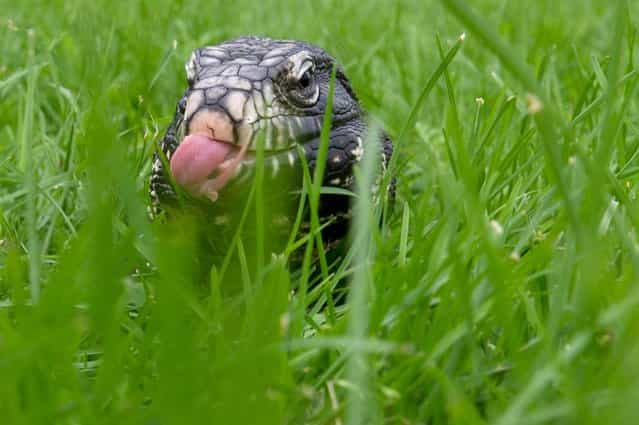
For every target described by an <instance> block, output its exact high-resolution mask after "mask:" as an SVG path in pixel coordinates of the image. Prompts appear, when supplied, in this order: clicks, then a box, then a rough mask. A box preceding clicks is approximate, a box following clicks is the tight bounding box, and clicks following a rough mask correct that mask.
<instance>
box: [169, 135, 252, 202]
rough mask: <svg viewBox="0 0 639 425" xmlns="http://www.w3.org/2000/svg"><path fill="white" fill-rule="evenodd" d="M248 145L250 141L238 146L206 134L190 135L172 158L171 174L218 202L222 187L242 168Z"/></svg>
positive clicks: (180, 181) (182, 182)
mask: <svg viewBox="0 0 639 425" xmlns="http://www.w3.org/2000/svg"><path fill="white" fill-rule="evenodd" d="M248 147H249V144H244V145H242V146H237V145H234V144H233V143H231V142H227V141H224V140H218V139H214V138H212V137H209V136H208V135H206V134H201V133H196V134H190V135H188V136H186V137H185V138H184V140H182V143H180V145H179V146H178V148H177V149H176V150H175V152H174V153H173V155H172V157H171V164H170V165H171V173H172V174H173V176H174V178H175V181H176V182H177V183H178V184H180V185H181V186H182V187H184V188H185V189H187V190H188V191H189V192H191V193H192V194H194V195H196V196H205V197H207V198H209V199H210V200H211V201H212V202H215V201H216V200H217V198H218V193H219V190H220V189H222V188H223V187H224V186H225V185H226V184H227V183H228V181H229V180H230V179H231V178H232V177H234V176H235V174H236V173H237V172H238V171H239V168H240V165H241V162H242V160H243V159H244V158H245V157H246V155H247V150H248Z"/></svg>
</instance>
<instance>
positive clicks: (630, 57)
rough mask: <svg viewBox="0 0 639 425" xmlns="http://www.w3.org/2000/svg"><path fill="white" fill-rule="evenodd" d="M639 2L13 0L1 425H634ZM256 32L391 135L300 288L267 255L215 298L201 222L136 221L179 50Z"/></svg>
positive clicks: (2, 219)
mask: <svg viewBox="0 0 639 425" xmlns="http://www.w3.org/2000/svg"><path fill="white" fill-rule="evenodd" d="M638 12H639V7H638V6H637V3H636V2H623V1H620V2H608V1H603V0H581V1H576V0H565V1H561V2H557V1H548V0H541V1H537V2H513V1H506V0H474V1H472V2H471V1H468V2H467V3H463V2H460V1H458V0H446V1H444V0H442V1H441V2H439V1H434V0H428V1H422V2H413V1H397V2H386V1H368V2H344V1H339V2H338V1H316V2H290V3H289V2H274V1H262V2H247V1H237V2H216V1H172V2H171V1H166V0H157V1H154V2H150V1H148V2H145V1H137V0H131V1H127V2H116V3H113V2H107V1H99V0H94V1H91V2H89V1H81V0H67V1H55V0H54V1H38V0H23V1H20V2H9V1H7V0H0V52H1V53H0V424H3V425H4V424H7V425H18V424H29V425H31V424H40V423H42V424H45V423H46V424H51V423H55V424H90V423H118V424H128V423H131V424H169V423H180V424H183V423H184V424H190V423H229V424H271V423H272V424H281V423H294V424H300V423H309V424H356V423H357V424H363V423H367V424H368V423H370V424H395V423H396V424H448V423H451V424H452V423H456V424H471V423H495V424H500V425H505V424H559V423H560V424H604V423H614V424H634V423H636V420H637V419H636V418H637V417H638V415H639V386H637V382H639V307H638V305H639V286H637V285H638V283H639V279H638V278H639V241H638V239H637V232H638V231H639V209H638V206H637V199H636V197H637V189H638V186H637V184H638V183H639V181H638V178H639V176H638V175H639V159H638V157H639V126H638V124H639V122H638V119H637V117H638V115H637V114H638V112H639V111H638V107H639V102H638V98H637V91H636V86H637V78H638V76H637V72H636V63H635V62H636V59H635V58H636V54H637V53H638V49H637V40H636V34H637V16H638V15H637V13H638ZM462 33H466V39H465V41H464V42H463V45H462V47H461V49H460V50H459V52H458V53H457V55H456V56H455V58H454V60H453V61H452V62H451V63H450V65H449V66H448V67H447V68H446V69H445V72H444V73H443V74H442V75H441V78H439V79H438V80H437V84H436V85H435V86H434V87H433V89H432V90H431V91H430V92H429V93H428V96H427V97H426V98H425V101H424V102H423V103H419V102H418V99H419V97H420V93H421V92H422V89H423V88H424V86H425V85H426V83H427V81H428V80H429V78H431V76H432V75H433V73H434V72H435V70H436V68H437V67H438V65H439V64H440V63H441V62H442V56H443V55H444V54H445V53H446V52H447V51H448V50H449V49H450V48H451V47H452V46H453V45H454V43H456V42H457V40H458V38H459V36H460V35H461V34H462ZM243 34H256V35H268V36H271V37H281V38H295V39H304V40H307V41H311V42H314V43H316V44H319V45H321V46H323V47H324V48H325V49H326V50H328V51H329V52H331V53H332V54H334V55H335V56H336V57H337V58H338V59H339V60H340V62H341V63H342V64H343V65H344V66H345V68H346V71H347V74H348V75H349V76H350V78H351V80H352V82H353V85H354V87H355V89H356V91H357V92H358V94H359V95H360V97H361V99H362V102H363V104H364V106H365V107H366V109H367V110H368V111H369V112H370V113H371V115H372V116H373V117H374V118H375V120H376V121H377V122H379V123H381V124H382V125H383V126H384V128H385V129H386V130H387V131H388V132H389V133H390V134H391V136H393V137H394V138H395V139H396V142H397V143H396V147H397V162H396V164H395V165H396V167H395V170H394V172H395V173H396V175H397V176H398V198H397V200H396V203H395V208H394V210H395V211H394V214H393V215H392V216H391V217H390V218H389V220H388V221H387V222H386V223H385V226H384V227H383V228H382V229H380V230H376V226H374V225H371V223H370V217H368V216H366V215H365V216H362V215H361V214H360V215H359V216H358V219H357V220H356V225H355V228H356V229H358V231H359V232H360V233H359V234H361V233H362V232H364V231H365V230H366V229H369V231H370V233H371V234H372V238H371V239H370V240H368V239H366V238H357V237H356V238H355V240H356V241H359V242H358V243H357V244H356V249H355V251H353V252H352V254H353V257H354V258H355V259H356V261H355V263H348V262H343V263H337V264H335V265H333V267H332V268H331V270H330V274H329V275H328V276H327V277H326V278H323V279H322V278H321V275H319V276H320V282H318V283H316V284H315V286H313V289H312V290H311V292H310V293H309V294H307V295H306V294H304V295H303V294H301V293H300V292H299V291H297V292H293V291H292V290H293V289H295V288H299V287H300V286H302V287H304V286H305V283H304V281H305V280H306V279H308V275H307V273H306V272H308V270H307V269H305V272H303V273H298V272H289V270H288V268H287V267H286V264H285V261H284V259H283V258H281V257H273V258H271V257H270V256H269V257H267V264H265V265H264V266H263V267H261V268H260V269H259V270H257V271H255V272H254V273H251V272H249V271H247V270H245V272H246V273H245V274H244V275H242V276H235V275H229V274H226V275H221V274H220V273H219V271H218V269H214V270H213V273H212V275H211V278H210V279H209V281H208V282H204V284H205V285H208V286H209V287H210V291H208V292H209V295H207V296H205V297H202V296H201V293H200V292H199V291H198V289H197V288H198V286H201V285H202V283H203V282H201V281H199V280H200V279H201V276H200V275H199V274H198V273H196V272H195V271H194V270H193V269H192V267H191V265H192V258H193V257H194V256H197V255H199V253H198V252H197V250H198V247H197V246H196V244H195V240H196V232H197V227H196V226H194V225H193V224H192V223H190V222H189V221H188V220H182V221H177V222H175V223H170V224H159V223H152V222H150V221H149V220H148V218H147V215H146V203H147V198H146V184H147V183H146V182H147V177H148V173H149V171H150V161H149V158H150V155H151V152H152V149H153V143H155V141H156V140H157V139H158V138H159V137H161V135H162V132H163V131H164V129H165V127H166V125H167V124H168V122H169V121H170V119H171V117H172V114H173V110H174V108H175V102H176V101H177V99H178V97H179V95H180V94H181V92H182V90H183V88H184V84H185V83H184V71H183V63H184V61H185V60H186V58H187V57H188V55H189V53H190V50H191V49H193V48H194V47H196V46H200V45H204V44H214V43H217V42H220V41H222V40H224V39H227V38H231V37H234V36H238V35H243ZM437 36H438V37H439V40H441V42H440V43H439V44H440V45H438V38H437ZM413 110H414V111H415V115H414V117H415V120H414V122H408V121H407V120H408V117H409V116H410V115H411V111H413ZM407 123H408V124H409V125H408V126H407V127H406V124H407ZM404 127H406V128H407V131H406V132H402V128H404ZM400 134H402V137H401V140H399V139H398V138H399V135H400ZM359 211H362V208H360V209H359ZM238 213H239V211H238ZM248 248H249V249H250V247H248ZM238 251H241V249H239V250H238ZM353 264H354V266H353ZM344 279H348V280H350V279H352V280H353V281H354V282H356V283H357V286H356V288H358V291H355V293H354V294H353V297H352V298H351V299H350V300H349V302H348V303H346V304H345V305H338V306H335V307H333V306H330V303H329V308H322V306H325V305H326V302H327V298H326V296H327V294H328V293H330V290H331V289H332V288H334V287H335V286H336V285H337V284H338V282H339V281H340V280H344ZM238 280H241V282H242V288H243V292H242V293H241V295H240V296H237V297H233V298H232V299H228V297H227V296H226V295H225V293H224V288H225V287H226V285H229V284H232V283H233V281H238ZM349 311H352V312H353V314H349Z"/></svg>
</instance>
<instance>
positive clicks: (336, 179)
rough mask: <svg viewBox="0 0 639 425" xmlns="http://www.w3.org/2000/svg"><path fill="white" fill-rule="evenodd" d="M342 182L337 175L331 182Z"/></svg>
mask: <svg viewBox="0 0 639 425" xmlns="http://www.w3.org/2000/svg"><path fill="white" fill-rule="evenodd" d="M341 182H342V179H340V178H339V177H335V178H334V179H333V180H331V181H330V184H334V185H338V184H340V183H341Z"/></svg>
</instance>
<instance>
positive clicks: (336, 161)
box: [332, 155, 342, 164]
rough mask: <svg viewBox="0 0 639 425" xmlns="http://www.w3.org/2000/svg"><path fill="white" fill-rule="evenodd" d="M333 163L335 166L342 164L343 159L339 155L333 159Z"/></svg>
mask: <svg viewBox="0 0 639 425" xmlns="http://www.w3.org/2000/svg"><path fill="white" fill-rule="evenodd" d="M332 161H333V163H335V164H339V163H340V162H342V157H341V156H339V155H335V156H334V157H333V159H332Z"/></svg>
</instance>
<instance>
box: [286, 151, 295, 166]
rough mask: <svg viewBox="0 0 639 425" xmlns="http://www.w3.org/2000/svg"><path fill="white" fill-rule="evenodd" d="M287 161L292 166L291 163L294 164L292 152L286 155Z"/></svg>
mask: <svg viewBox="0 0 639 425" xmlns="http://www.w3.org/2000/svg"><path fill="white" fill-rule="evenodd" d="M287 157H288V163H289V164H290V165H291V166H293V164H295V155H293V152H289V153H288V155H287Z"/></svg>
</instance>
